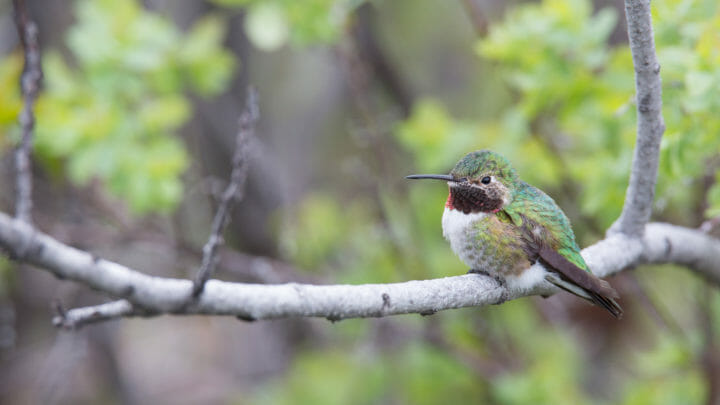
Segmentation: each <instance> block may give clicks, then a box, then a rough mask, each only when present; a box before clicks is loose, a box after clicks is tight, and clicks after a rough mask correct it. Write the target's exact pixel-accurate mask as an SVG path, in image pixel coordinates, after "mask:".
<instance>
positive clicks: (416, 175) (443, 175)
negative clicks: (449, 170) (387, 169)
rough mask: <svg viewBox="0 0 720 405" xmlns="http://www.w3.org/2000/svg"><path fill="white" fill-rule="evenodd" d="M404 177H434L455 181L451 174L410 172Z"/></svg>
mask: <svg viewBox="0 0 720 405" xmlns="http://www.w3.org/2000/svg"><path fill="white" fill-rule="evenodd" d="M405 178H406V179H435V180H445V181H456V180H455V179H454V178H453V176H451V175H449V174H411V175H409V176H405Z"/></svg>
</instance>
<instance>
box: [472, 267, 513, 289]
mask: <svg viewBox="0 0 720 405" xmlns="http://www.w3.org/2000/svg"><path fill="white" fill-rule="evenodd" d="M468 274H480V275H482V276H486V277H490V278H492V279H493V280H495V281H497V283H498V285H500V287H502V288H506V287H507V282H506V281H505V278H504V277H502V276H499V275H497V274H490V273H488V272H487V271H485V270H478V269H470V270H468Z"/></svg>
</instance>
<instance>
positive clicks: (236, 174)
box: [192, 87, 259, 298]
mask: <svg viewBox="0 0 720 405" xmlns="http://www.w3.org/2000/svg"><path fill="white" fill-rule="evenodd" d="M258 117H259V109H258V103H257V92H256V91H255V89H254V88H252V87H250V88H249V89H248V96H247V104H246V106H245V111H243V113H242V114H241V115H240V129H239V130H238V132H237V137H236V139H235V152H234V153H233V158H232V173H231V174H230V183H228V185H227V188H225V191H224V192H223V193H222V196H221V197H220V204H219V205H218V209H217V212H216V213H215V218H214V219H213V222H212V229H211V231H210V237H209V238H208V241H207V243H205V246H204V247H203V258H202V263H201V265H200V269H199V270H198V273H197V275H196V276H195V282H194V283H193V293H192V296H193V297H195V298H197V297H198V296H199V295H200V293H202V292H203V289H204V288H205V282H206V281H207V280H208V279H209V278H210V277H211V276H212V274H213V271H214V269H215V266H216V264H217V260H218V258H217V249H218V247H219V246H220V245H221V244H222V242H223V238H222V233H223V230H224V229H225V228H226V227H227V224H228V222H230V209H231V208H232V205H233V203H235V202H236V201H238V200H240V199H242V193H243V187H244V186H245V180H246V179H247V172H248V157H249V156H248V155H249V153H248V145H249V143H250V138H252V136H253V131H254V129H255V123H256V122H257V120H258Z"/></svg>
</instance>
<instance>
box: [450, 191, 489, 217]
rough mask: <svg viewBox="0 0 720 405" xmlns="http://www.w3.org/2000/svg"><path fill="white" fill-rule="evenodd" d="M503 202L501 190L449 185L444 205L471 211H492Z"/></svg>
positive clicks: (467, 211)
mask: <svg viewBox="0 0 720 405" xmlns="http://www.w3.org/2000/svg"><path fill="white" fill-rule="evenodd" d="M502 204H503V199H502V192H501V191H500V190H497V189H491V188H478V187H472V186H451V187H450V195H449V196H448V199H447V202H446V203H445V206H446V207H448V208H450V209H455V210H458V211H462V212H463V213H464V214H469V213H471V212H494V211H497V210H499V209H500V207H502Z"/></svg>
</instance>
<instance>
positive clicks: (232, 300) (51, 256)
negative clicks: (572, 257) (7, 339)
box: [0, 213, 720, 325]
mask: <svg viewBox="0 0 720 405" xmlns="http://www.w3.org/2000/svg"><path fill="white" fill-rule="evenodd" d="M0 246H1V247H3V248H4V249H6V250H7V251H9V252H10V253H11V255H13V256H14V257H15V258H16V259H17V260H20V261H24V262H27V263H30V264H34V265H36V266H38V267H40V268H42V269H46V270H49V271H50V272H52V273H53V274H55V275H56V276H58V277H59V278H63V279H70V280H75V281H77V282H80V283H82V284H85V285H88V286H90V287H92V288H95V289H97V290H100V291H103V292H106V293H108V294H110V295H112V296H115V297H118V298H123V299H124V300H123V301H118V302H116V303H110V304H105V305H101V306H98V307H90V308H89V309H88V308H80V309H76V310H70V311H67V313H65V319H58V320H57V321H56V322H57V323H59V324H65V323H64V322H67V324H68V325H72V324H73V322H76V321H77V323H84V322H90V321H92V320H104V319H109V318H112V317H117V316H134V315H143V316H147V315H152V314H162V313H169V314H215V315H234V316H237V317H239V318H241V319H246V320H255V319H272V318H285V317H325V318H328V319H331V320H339V319H345V318H359V317H379V316H386V315H396V314H406V313H421V314H428V313H433V312H436V311H441V310H446V309H451V308H461V307H470V306H483V305H489V304H498V303H502V302H504V301H505V300H508V299H515V298H519V297H523V296H527V295H533V294H552V293H555V292H557V289H555V288H554V287H552V286H551V285H549V284H544V285H540V286H538V287H537V288H535V289H533V290H528V291H519V290H509V289H507V288H506V287H504V286H502V285H500V284H499V283H498V282H497V281H496V280H495V279H493V278H491V277H486V276H482V275H478V274H468V275H462V276H455V277H447V278H442V279H434V280H423V281H408V282H404V283H394V284H365V285H308V284H295V283H290V284H277V285H261V284H241V283H230V282H223V281H219V280H209V281H208V282H207V283H206V286H205V292H204V293H203V294H202V295H201V296H200V297H199V298H198V299H197V300H196V301H193V302H192V304H190V305H188V304H187V303H188V299H189V297H190V296H191V294H192V286H193V283H192V281H190V280H182V279H171V278H161V277H152V276H148V275H145V274H143V273H140V272H138V271H136V270H133V269H130V268H128V267H125V266H123V265H120V264H118V263H114V262H110V261H107V260H103V259H99V258H97V257H94V256H92V255H91V254H89V253H87V252H84V251H82V250H78V249H75V248H72V247H70V246H67V245H64V244H62V243H60V242H58V241H57V240H55V239H53V238H51V237H50V236H48V235H45V234H42V233H40V232H37V231H35V230H34V228H32V227H31V226H29V225H28V224H26V223H24V222H22V221H18V220H14V219H12V218H11V217H9V216H7V215H5V214H3V213H0ZM583 257H584V258H585V259H586V260H587V262H588V264H589V265H590V266H591V268H592V269H593V271H594V272H595V273H596V274H597V275H599V276H608V275H610V274H613V273H616V272H618V271H621V270H623V269H626V268H629V267H632V266H636V265H639V264H644V263H679V264H683V265H687V266H689V267H690V268H692V269H694V270H696V271H697V272H698V273H700V274H702V275H703V276H704V277H706V278H707V279H708V280H710V281H712V282H714V283H715V284H718V285H720V261H718V260H716V258H717V257H720V241H718V240H716V239H713V238H711V237H709V236H707V235H705V234H703V233H702V232H699V231H694V230H690V229H687V228H681V227H676V226H672V225H667V224H649V225H648V226H647V227H646V232H645V237H644V239H632V238H628V237H627V236H625V235H623V234H617V235H613V236H610V237H609V238H607V239H605V240H603V241H601V242H599V243H597V244H595V245H593V246H590V247H589V248H587V249H585V250H584V251H583ZM125 300H126V301H125Z"/></svg>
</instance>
